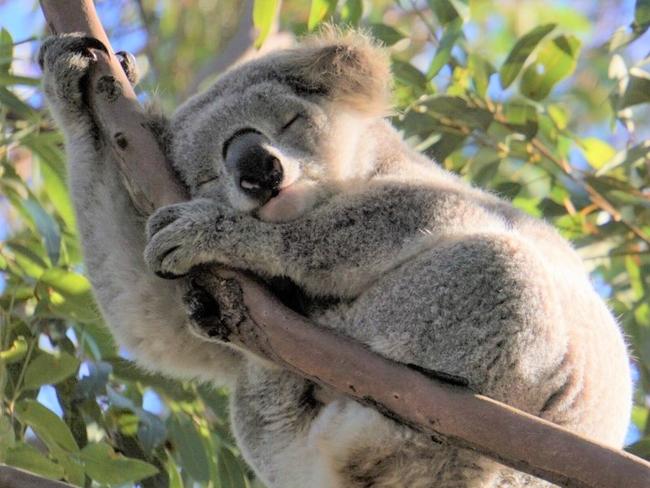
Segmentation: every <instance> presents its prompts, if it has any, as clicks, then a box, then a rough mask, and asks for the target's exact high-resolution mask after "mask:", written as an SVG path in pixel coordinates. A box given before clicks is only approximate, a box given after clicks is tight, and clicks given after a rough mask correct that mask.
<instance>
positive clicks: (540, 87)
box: [520, 35, 580, 100]
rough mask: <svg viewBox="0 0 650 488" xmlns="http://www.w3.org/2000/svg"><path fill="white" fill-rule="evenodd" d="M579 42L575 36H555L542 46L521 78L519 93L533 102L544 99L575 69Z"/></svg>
mask: <svg viewBox="0 0 650 488" xmlns="http://www.w3.org/2000/svg"><path fill="white" fill-rule="evenodd" d="M579 53H580V41H579V40H578V38H577V37H575V36H565V35H561V36H557V37H556V38H555V39H553V41H552V42H549V43H547V44H546V45H544V47H543V49H542V50H541V51H540V52H539V53H538V54H537V59H536V61H535V62H534V63H532V64H531V65H529V66H528V67H527V68H526V70H525V71H524V74H523V75H522V77H521V86H520V89H521V93H522V94H523V95H525V96H527V97H528V98H531V99H533V100H542V99H543V98H546V97H547V96H548V94H549V93H551V90H552V89H553V87H554V86H555V84H556V83H557V82H559V81H560V80H562V79H564V78H566V77H567V76H569V75H570V74H571V73H573V70H574V69H575V67H576V64H577V62H578V55H579Z"/></svg>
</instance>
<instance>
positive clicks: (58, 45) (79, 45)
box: [38, 32, 108, 70]
mask: <svg viewBox="0 0 650 488" xmlns="http://www.w3.org/2000/svg"><path fill="white" fill-rule="evenodd" d="M93 49H97V50H98V51H102V52H104V53H106V54H108V49H106V46H104V43H103V42H101V41H100V40H99V39H96V38H94V37H90V36H86V35H84V34H82V33H80V32H75V33H72V34H61V35H58V36H51V37H48V38H47V39H45V41H44V42H43V44H42V45H41V49H40V51H39V53H38V64H39V65H40V67H41V69H43V70H44V69H45V68H46V67H48V65H50V64H52V63H54V62H56V60H57V59H58V58H59V57H60V56H61V55H62V54H65V53H68V54H81V55H82V56H84V57H87V58H89V59H91V60H92V61H97V56H96V55H95V53H93V52H92V50H93Z"/></svg>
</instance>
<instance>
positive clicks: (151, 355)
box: [39, 34, 239, 383]
mask: <svg viewBox="0 0 650 488" xmlns="http://www.w3.org/2000/svg"><path fill="white" fill-rule="evenodd" d="M91 49H104V50H105V48H104V47H103V46H102V45H101V43H99V41H97V40H95V39H92V38H88V37H83V36H82V35H79V34H69V35H61V36H56V37H50V38H48V39H47V40H45V42H44V43H43V46H42V48H41V52H40V55H39V60H40V63H41V66H42V67H43V73H44V81H43V82H44V90H45V94H46V99H47V103H48V105H49V107H50V110H51V112H52V114H53V116H54V118H55V120H56V121H57V122H58V125H59V126H60V127H61V129H62V130H63V132H64V135H65V146H66V152H67V156H68V161H69V173H70V185H71V193H72V197H73V201H74V205H75V208H76V214H77V221H78V227H79V231H80V236H81V240H82V243H83V248H84V254H85V263H86V267H87V271H88V274H89V276H90V280H91V282H92V284H93V288H94V290H95V295H96V297H97V299H98V301H99V304H100V306H101V309H102V311H103V314H104V317H105V318H106V321H107V323H108V324H109V326H110V327H111V329H112V331H113V332H114V334H115V336H116V338H117V339H118V341H119V343H120V344H122V345H123V346H125V347H126V348H127V349H128V350H129V351H130V352H131V353H132V354H133V355H134V356H135V358H136V359H137V360H138V361H140V362H141V363H142V364H143V365H145V366H146V367H148V368H151V369H155V370H160V371H162V372H165V373H169V374H172V375H175V376H180V377H200V378H202V379H204V380H217V381H219V380H221V381H224V382H226V383H229V382H230V381H231V380H232V379H233V378H234V375H235V374H237V370H238V367H239V366H238V365H239V355H238V353H236V352H235V351H233V350H232V349H230V348H227V347H226V346H222V345H220V344H215V343H207V342H204V341H202V340H200V339H199V338H197V337H195V336H193V335H191V334H190V333H189V332H188V328H187V324H186V315H185V311H184V307H183V304H182V300H181V295H182V292H181V290H180V289H179V285H178V284H177V283H175V282H171V281H166V280H162V279H160V278H158V277H156V276H155V275H153V274H152V273H151V272H150V271H149V270H148V269H147V268H146V267H145V264H144V260H143V257H142V254H143V250H144V246H145V232H144V224H145V219H144V218H143V217H141V216H140V215H138V213H137V212H136V211H135V209H134V207H133V205H132V204H131V201H130V198H129V196H128V194H127V192H126V191H125V189H124V187H123V185H122V182H121V179H120V178H121V177H120V175H119V173H118V167H117V163H116V161H114V160H113V159H112V157H111V152H110V150H109V148H108V147H107V145H106V144H105V143H104V141H103V140H102V139H101V137H100V135H99V132H98V130H97V127H96V125H95V123H94V122H93V117H92V114H91V112H90V109H89V107H88V104H87V101H86V99H85V95H84V90H85V88H86V86H85V84H86V80H87V74H88V69H89V67H90V65H91V63H93V62H94V59H95V57H94V55H93V53H92V52H91Z"/></svg>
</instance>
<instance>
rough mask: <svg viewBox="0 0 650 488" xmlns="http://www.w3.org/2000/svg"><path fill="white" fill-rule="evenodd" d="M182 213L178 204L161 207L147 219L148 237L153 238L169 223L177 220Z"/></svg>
mask: <svg viewBox="0 0 650 488" xmlns="http://www.w3.org/2000/svg"><path fill="white" fill-rule="evenodd" d="M180 215H181V211H180V208H179V207H178V206H176V205H168V206H166V207H161V208H159V209H158V210H157V211H156V212H155V213H154V214H153V215H152V216H151V217H149V220H147V238H148V239H151V238H152V237H153V236H155V235H156V234H158V233H159V232H160V231H161V230H163V229H164V228H165V227H167V226H168V225H169V224H171V223H173V222H175V221H176V220H177V219H178V218H179V217H180Z"/></svg>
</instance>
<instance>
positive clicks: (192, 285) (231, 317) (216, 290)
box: [183, 269, 246, 342]
mask: <svg viewBox="0 0 650 488" xmlns="http://www.w3.org/2000/svg"><path fill="white" fill-rule="evenodd" d="M185 286H186V292H185V294H184V295H183V304H184V305H185V311H186V312H187V316H188V319H189V328H190V332H192V333H193V334H194V335H196V336H198V337H200V338H202V339H205V340H209V341H221V342H229V340H230V339H229V338H230V334H231V333H232V331H234V330H235V329H236V328H237V327H238V326H239V324H240V323H241V322H242V321H243V320H245V318H246V308H245V305H244V302H243V298H242V292H241V288H240V287H239V285H238V284H237V283H236V282H235V281H234V280H228V279H222V278H219V277H218V276H215V275H214V274H212V273H210V272H209V270H208V269H206V270H203V269H197V270H194V271H192V272H191V273H190V276H189V277H188V279H187V281H186V285H185Z"/></svg>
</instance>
